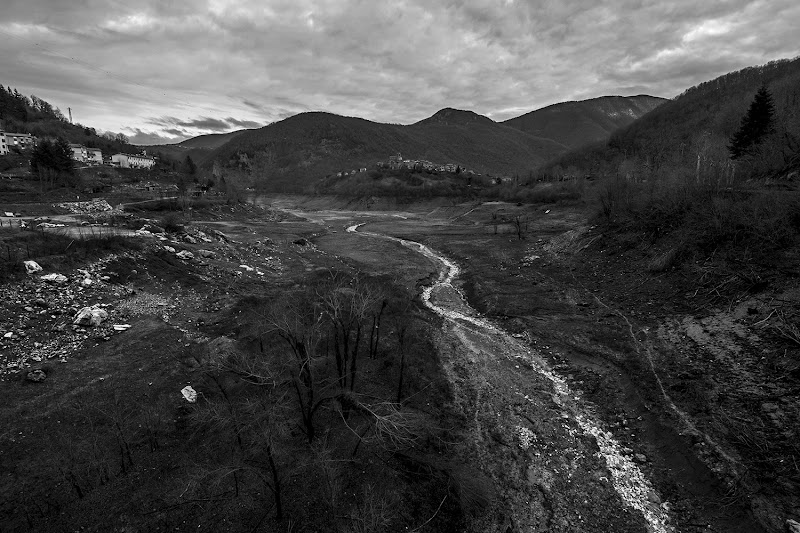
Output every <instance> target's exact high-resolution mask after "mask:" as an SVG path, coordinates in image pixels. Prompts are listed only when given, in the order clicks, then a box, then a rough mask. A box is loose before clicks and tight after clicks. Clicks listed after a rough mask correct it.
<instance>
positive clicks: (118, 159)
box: [111, 154, 156, 169]
mask: <svg viewBox="0 0 800 533" xmlns="http://www.w3.org/2000/svg"><path fill="white" fill-rule="evenodd" d="M111 164H112V165H113V164H116V165H118V166H119V167H120V168H147V169H150V168H153V165H155V164H156V160H155V158H153V157H150V156H148V155H140V154H136V155H134V154H114V155H112V156H111Z"/></svg>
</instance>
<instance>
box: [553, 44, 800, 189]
mask: <svg viewBox="0 0 800 533" xmlns="http://www.w3.org/2000/svg"><path fill="white" fill-rule="evenodd" d="M762 85H764V86H765V87H766V88H767V89H768V91H769V92H770V94H771V96H772V99H773V102H774V110H775V113H774V124H773V127H772V132H771V134H770V136H769V138H768V139H765V140H764V141H765V142H763V143H762V146H761V148H760V150H759V151H758V154H753V155H752V156H751V157H750V158H746V160H741V161H737V163H736V164H733V162H732V160H731V157H730V156H731V154H730V152H729V150H728V146H729V144H730V142H731V138H732V136H733V135H734V134H735V133H736V132H737V130H738V128H739V126H740V121H741V119H742V117H743V116H744V115H745V113H746V112H747V109H748V106H749V105H750V103H751V101H752V100H753V97H754V95H755V94H756V92H757V91H758V89H759V87H761V86H762ZM798 101H800V59H793V60H781V61H773V62H770V63H768V64H766V65H762V66H757V67H749V68H746V69H743V70H740V71H737V72H731V73H729V74H726V75H724V76H721V77H719V78H716V79H714V80H711V81H707V82H705V83H701V84H700V85H698V86H696V87H692V88H690V89H687V90H686V91H684V92H683V93H682V94H681V95H679V96H678V97H676V98H675V99H673V100H671V101H668V102H666V103H664V104H663V105H661V106H659V107H657V108H655V109H654V110H653V111H651V112H650V113H648V114H647V115H645V116H643V117H642V118H641V119H639V120H637V121H635V122H633V123H632V124H630V125H629V126H626V127H624V128H621V129H619V130H617V131H616V132H614V133H613V134H612V135H611V136H610V138H609V139H608V141H607V142H601V143H598V144H595V145H593V146H590V147H586V148H582V149H578V150H575V151H572V152H570V153H567V154H565V155H563V156H561V157H559V158H557V159H556V160H554V161H551V162H550V163H548V164H547V165H545V167H544V169H545V170H546V171H551V172H552V171H554V172H556V173H559V172H561V173H563V172H564V171H565V170H566V169H568V168H573V169H578V170H579V171H580V172H581V173H582V174H592V175H607V176H614V175H624V176H627V177H630V178H634V179H647V178H654V179H674V178H676V176H679V175H680V176H684V177H686V176H690V177H693V178H694V179H695V181H698V180H706V181H709V180H710V181H713V182H715V183H720V184H721V183H728V182H731V181H732V180H735V179H738V178H748V177H780V176H783V175H786V174H788V173H790V172H791V171H792V170H796V169H797V168H798V167H799V166H800V155H798V152H799V151H800V106H798Z"/></svg>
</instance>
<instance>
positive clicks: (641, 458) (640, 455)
mask: <svg viewBox="0 0 800 533" xmlns="http://www.w3.org/2000/svg"><path fill="white" fill-rule="evenodd" d="M633 458H634V459H635V460H636V462H637V463H646V462H647V456H646V455H645V454H643V453H637V454H635V455H634V456H633Z"/></svg>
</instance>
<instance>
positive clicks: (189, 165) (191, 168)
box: [183, 155, 197, 176]
mask: <svg viewBox="0 0 800 533" xmlns="http://www.w3.org/2000/svg"><path fill="white" fill-rule="evenodd" d="M183 169H184V172H186V173H187V174H189V175H190V176H194V175H195V174H196V173H197V165H196V164H195V162H194V161H192V158H191V157H190V156H188V155H187V156H186V159H185V160H184V162H183Z"/></svg>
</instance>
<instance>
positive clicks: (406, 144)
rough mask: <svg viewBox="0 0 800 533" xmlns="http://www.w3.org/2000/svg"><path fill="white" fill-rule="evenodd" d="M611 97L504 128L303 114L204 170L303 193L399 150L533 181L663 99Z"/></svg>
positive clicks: (441, 116)
mask: <svg viewBox="0 0 800 533" xmlns="http://www.w3.org/2000/svg"><path fill="white" fill-rule="evenodd" d="M609 98H610V100H606V99H602V98H598V99H594V100H587V101H584V102H568V103H566V104H556V105H555V106H549V107H547V108H544V109H541V110H537V111H532V112H530V113H527V114H525V115H523V116H522V117H518V119H512V120H511V121H506V122H502V123H498V122H495V121H493V120H492V119H490V118H489V117H486V116H483V115H479V114H477V113H474V112H472V111H465V110H459V109H452V108H444V109H442V110H440V111H438V112H437V113H435V114H434V115H432V116H430V117H428V118H425V119H423V120H420V121H418V122H416V123H414V124H410V125H399V124H381V123H377V122H371V121H368V120H364V119H360V118H354V117H342V116H339V115H334V114H331V113H319V112H313V113H301V114H299V115H295V116H292V117H289V118H287V119H285V120H282V121H280V122H276V123H274V124H270V125H269V126H265V127H263V128H260V129H256V130H248V131H245V132H244V133H242V134H241V135H237V136H235V137H233V138H232V139H231V140H230V141H228V142H226V143H225V144H223V145H221V146H219V147H218V148H216V149H215V150H214V151H212V152H210V153H209V154H208V155H207V157H205V159H204V162H205V163H204V166H205V167H206V168H212V166H214V165H216V168H218V169H228V170H232V169H237V170H240V171H244V172H246V173H248V174H249V175H250V176H251V177H252V178H253V180H254V182H255V183H256V184H259V185H261V186H262V187H265V188H268V189H271V190H306V189H308V188H309V187H311V186H313V185H314V184H315V182H318V181H319V180H321V179H323V178H324V177H325V176H329V175H331V174H336V173H338V172H340V171H347V170H351V169H358V168H363V167H372V166H374V165H375V163H376V162H377V161H382V160H386V158H387V157H388V156H390V155H394V154H396V153H401V154H402V155H403V156H404V157H408V158H412V159H425V160H429V161H433V162H436V163H441V164H444V163H453V164H457V165H460V166H461V167H466V168H469V169H471V170H474V171H476V172H479V173H491V174H494V175H498V174H499V175H507V176H528V175H529V174H530V173H531V171H532V170H533V169H534V168H536V167H537V166H539V165H541V164H543V163H545V162H546V161H548V160H550V159H552V158H553V157H556V156H558V155H560V154H563V153H564V152H566V151H568V150H569V149H570V148H574V147H576V146H581V145H582V144H584V143H586V142H590V141H593V140H597V139H605V138H607V136H608V134H609V133H610V132H611V131H612V130H613V129H615V128H616V127H618V126H619V125H622V124H628V123H630V121H632V120H634V119H635V118H637V117H639V116H641V115H642V114H644V113H646V112H647V111H649V110H650V109H652V108H653V107H654V106H656V105H658V104H659V103H660V102H662V101H663V99H660V98H655V97H652V96H634V97H609ZM620 99H622V100H620ZM559 110H560V111H559ZM562 111H563V112H562ZM553 113H555V115H553ZM515 121H516V122H515ZM554 121H555V122H558V123H559V125H558V126H557V125H556V124H555V122H554ZM186 143H188V141H185V142H184V143H181V144H186ZM193 157H194V155H193Z"/></svg>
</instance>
